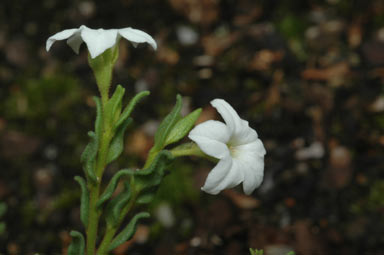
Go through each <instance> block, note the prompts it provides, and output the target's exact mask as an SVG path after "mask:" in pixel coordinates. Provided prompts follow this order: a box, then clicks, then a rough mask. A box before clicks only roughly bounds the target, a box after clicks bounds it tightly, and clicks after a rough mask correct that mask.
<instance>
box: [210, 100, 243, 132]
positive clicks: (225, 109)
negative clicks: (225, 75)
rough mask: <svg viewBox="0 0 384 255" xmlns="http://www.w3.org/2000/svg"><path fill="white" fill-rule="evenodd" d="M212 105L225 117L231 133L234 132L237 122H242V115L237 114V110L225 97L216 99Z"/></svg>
mask: <svg viewBox="0 0 384 255" xmlns="http://www.w3.org/2000/svg"><path fill="white" fill-rule="evenodd" d="M211 105H212V106H213V107H215V108H216V110H217V111H218V112H219V113H220V115H221V117H223V119H224V121H225V123H226V124H227V126H228V128H229V130H230V132H231V134H233V133H234V131H235V128H236V125H238V124H237V122H240V120H241V119H240V117H239V115H237V113H236V111H235V110H234V109H233V108H232V106H231V105H229V104H228V103H227V102H226V101H225V100H223V99H214V100H212V101H211Z"/></svg>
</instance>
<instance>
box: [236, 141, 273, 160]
mask: <svg viewBox="0 0 384 255" xmlns="http://www.w3.org/2000/svg"><path fill="white" fill-rule="evenodd" d="M235 150H236V151H237V153H238V154H239V157H241V156H243V155H248V153H251V154H252V155H254V156H260V157H264V155H265V154H266V153H267V152H266V150H265V148H264V145H263V143H262V142H261V140H260V139H256V141H254V142H251V143H247V144H242V145H238V146H236V147H235Z"/></svg>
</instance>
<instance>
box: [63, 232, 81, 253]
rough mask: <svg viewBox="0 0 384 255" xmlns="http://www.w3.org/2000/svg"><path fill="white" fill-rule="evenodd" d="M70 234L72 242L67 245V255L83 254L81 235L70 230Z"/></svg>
mask: <svg viewBox="0 0 384 255" xmlns="http://www.w3.org/2000/svg"><path fill="white" fill-rule="evenodd" d="M69 235H70V236H72V242H71V244H70V245H69V247H68V253H67V254H68V255H84V248H85V242H84V237H83V235H82V234H81V233H80V232H78V231H74V230H72V231H71V233H69Z"/></svg>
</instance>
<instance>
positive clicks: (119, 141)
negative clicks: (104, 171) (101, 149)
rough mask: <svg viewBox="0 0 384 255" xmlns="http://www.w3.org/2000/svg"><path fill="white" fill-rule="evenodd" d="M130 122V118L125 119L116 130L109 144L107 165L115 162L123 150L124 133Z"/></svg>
mask: <svg viewBox="0 0 384 255" xmlns="http://www.w3.org/2000/svg"><path fill="white" fill-rule="evenodd" d="M131 122H132V119H131V118H128V119H126V120H125V121H124V122H123V123H122V124H121V125H120V126H119V128H118V129H117V130H116V134H115V135H114V137H113V139H112V141H111V144H110V146H109V151H108V156H107V164H109V163H111V162H112V161H114V160H116V159H117V158H118V157H119V156H120V154H121V153H122V152H123V149H124V133H125V131H126V130H127V128H128V126H129V124H130V123H131Z"/></svg>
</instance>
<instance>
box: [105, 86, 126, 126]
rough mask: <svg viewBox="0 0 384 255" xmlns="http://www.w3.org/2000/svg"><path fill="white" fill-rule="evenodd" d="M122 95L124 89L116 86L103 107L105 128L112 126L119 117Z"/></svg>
mask: <svg viewBox="0 0 384 255" xmlns="http://www.w3.org/2000/svg"><path fill="white" fill-rule="evenodd" d="M124 93H125V89H124V88H123V87H122V86H121V85H117V87H116V90H115V92H114V93H113V95H112V97H111V98H110V99H109V100H108V102H107V104H106V105H105V109H104V110H105V112H104V114H105V116H104V118H105V120H104V121H105V123H106V126H108V127H112V126H114V124H115V122H116V121H117V120H118V118H119V117H120V113H121V104H122V102H121V101H122V99H123V96H124Z"/></svg>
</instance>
